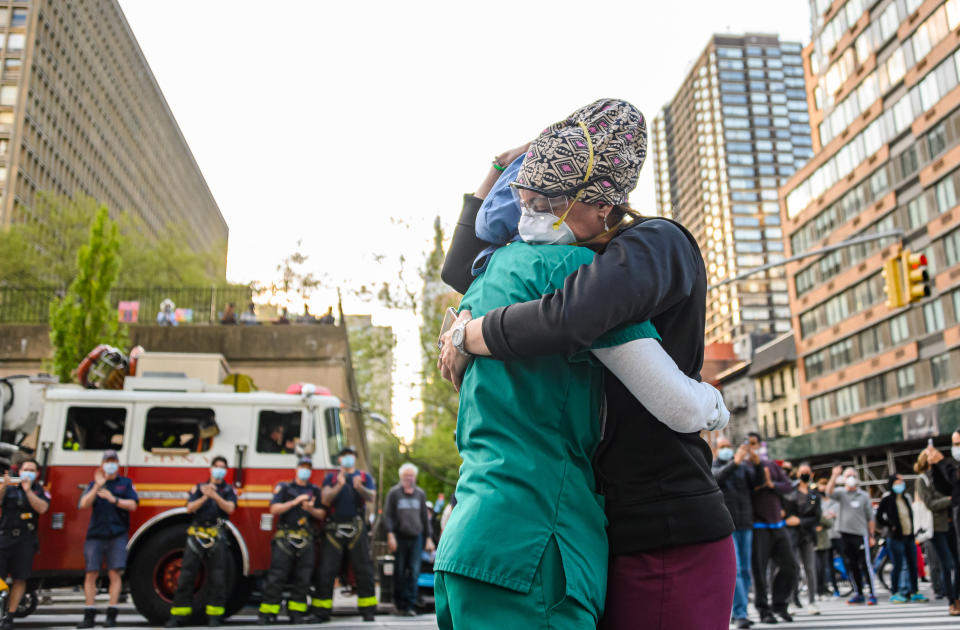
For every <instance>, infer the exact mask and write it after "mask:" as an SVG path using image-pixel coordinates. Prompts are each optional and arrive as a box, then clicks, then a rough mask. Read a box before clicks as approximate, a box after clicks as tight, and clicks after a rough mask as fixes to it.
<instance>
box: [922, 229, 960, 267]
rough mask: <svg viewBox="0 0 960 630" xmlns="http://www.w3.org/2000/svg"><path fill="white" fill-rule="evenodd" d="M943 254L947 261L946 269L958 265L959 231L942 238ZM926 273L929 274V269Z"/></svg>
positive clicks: (959, 250)
mask: <svg viewBox="0 0 960 630" xmlns="http://www.w3.org/2000/svg"><path fill="white" fill-rule="evenodd" d="M943 253H944V254H945V257H946V259H947V267H952V266H954V265H956V264H957V263H960V230H954V231H953V232H950V233H949V234H947V235H946V236H945V237H944V238H943ZM927 260H929V258H928V259H927ZM927 271H928V272H929V267H928V269H927Z"/></svg>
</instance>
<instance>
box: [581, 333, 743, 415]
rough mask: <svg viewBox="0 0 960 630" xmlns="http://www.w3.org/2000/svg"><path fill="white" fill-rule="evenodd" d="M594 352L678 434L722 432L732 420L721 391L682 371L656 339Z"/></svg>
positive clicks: (636, 396) (644, 404) (641, 340)
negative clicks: (705, 431) (704, 431)
mask: <svg viewBox="0 0 960 630" xmlns="http://www.w3.org/2000/svg"><path fill="white" fill-rule="evenodd" d="M591 352H593V354H594V356H596V357H597V359H599V360H600V362H601V363H603V364H604V366H606V367H607V369H608V370H610V371H611V372H613V374H614V375H615V376H616V377H617V378H618V379H620V381H621V382H622V383H623V384H624V386H626V388H627V389H628V390H630V393H631V394H633V396H634V398H636V399H637V400H639V401H640V403H641V404H642V405H643V406H644V407H646V409H647V411H649V412H650V413H651V414H653V416H654V417H655V418H656V419H657V420H659V421H660V422H662V423H663V424H665V425H667V426H668V427H670V428H671V429H673V430H674V431H676V432H677V433H695V432H697V431H703V430H707V431H718V430H720V429H723V428H724V427H726V426H727V423H728V422H729V421H730V412H729V411H727V407H726V405H724V404H723V396H722V395H721V394H720V392H719V391H717V389H716V388H715V387H713V386H712V385H710V384H709V383H701V382H698V381H695V380H693V379H692V378H690V377H689V376H687V375H686V374H684V373H683V372H681V371H680V368H678V367H677V364H676V363H675V362H674V360H673V359H672V358H670V355H669V354H667V352H666V351H665V350H664V349H663V348H662V347H661V346H660V343H659V342H658V341H657V340H656V339H635V340H633V341H628V342H627V343H624V344H621V345H619V346H613V347H611V348H594V349H593V350H591Z"/></svg>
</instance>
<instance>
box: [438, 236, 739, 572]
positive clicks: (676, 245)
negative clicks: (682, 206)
mask: <svg viewBox="0 0 960 630" xmlns="http://www.w3.org/2000/svg"><path fill="white" fill-rule="evenodd" d="M451 249H453V248H451ZM452 254H453V252H451V254H450V255H452ZM450 255H448V256H450ZM706 288H707V282H706V270H705V268H704V264H703V258H702V257H701V255H700V249H699V247H698V246H697V243H696V240H695V239H694V238H693V236H692V235H691V234H690V233H689V232H688V231H687V230H686V229H685V228H683V227H682V226H680V225H679V224H678V223H674V222H673V221H668V220H666V219H644V220H641V221H638V222H636V223H635V224H633V225H631V226H629V227H627V228H625V229H623V230H621V231H620V232H619V233H618V234H617V236H616V237H615V238H614V239H613V240H612V241H611V242H610V244H609V245H608V246H607V247H606V249H605V250H604V251H603V252H602V253H601V254H600V255H599V256H597V258H596V260H595V261H594V262H593V263H592V264H590V265H585V266H583V267H581V268H580V269H579V270H577V271H576V272H574V273H573V274H571V275H570V276H569V277H568V278H567V279H566V282H565V283H564V287H563V290H561V291H557V292H555V293H553V294H551V295H546V296H544V297H543V298H542V299H540V300H534V301H530V302H524V303H519V304H512V305H510V306H507V307H503V308H499V309H494V310H493V311H490V312H489V313H487V314H486V316H485V317H484V319H483V337H484V340H485V341H486V342H487V345H488V347H489V348H490V351H491V353H492V355H493V356H494V357H495V358H497V359H501V360H509V359H515V358H520V357H531V356H543V355H551V354H570V353H573V352H575V351H576V350H579V349H582V348H585V347H589V346H590V345H591V343H592V342H593V341H594V340H595V339H596V338H598V337H599V336H600V335H602V334H603V333H605V332H606V331H608V330H610V329H612V328H615V327H617V326H619V325H620V324H623V323H627V322H640V321H644V320H650V321H652V322H653V324H654V325H655V326H656V328H657V330H658V331H659V333H660V335H661V336H662V338H663V347H664V349H665V350H666V351H667V353H668V354H669V355H670V356H671V357H673V360H674V361H676V363H677V365H678V366H679V367H680V369H681V370H682V371H683V372H684V373H685V374H687V375H688V376H690V377H691V378H697V379H699V378H700V368H701V367H702V365H703V346H704V313H705V309H706ZM605 380H606V398H607V417H606V421H605V427H604V438H603V441H602V442H601V445H600V448H599V449H598V450H597V453H596V456H595V458H594V463H595V468H596V472H597V481H598V485H599V489H600V491H601V492H603V494H604V495H605V496H606V508H607V518H608V519H609V521H610V525H609V529H608V535H609V539H610V550H611V552H612V553H614V554H629V553H637V552H640V551H647V550H651V549H663V548H667V547H674V546H678V545H687V544H694V543H701V542H709V541H713V540H719V539H721V538H724V537H726V536H729V535H730V533H731V532H733V529H734V526H733V519H732V518H731V517H730V513H729V511H727V508H726V507H725V506H724V503H723V495H722V494H721V492H720V489H719V487H717V482H716V480H715V479H714V477H713V474H712V472H711V470H710V464H711V460H712V455H711V452H710V448H709V447H708V446H707V444H706V442H704V441H703V440H702V439H701V438H700V436H699V435H698V434H696V433H691V434H679V433H676V432H674V431H671V430H670V429H669V428H667V427H666V426H665V425H664V424H662V423H661V422H659V421H658V420H657V419H656V418H654V417H653V416H652V415H651V414H650V412H648V411H647V410H646V409H645V408H644V407H643V406H642V405H641V404H640V403H639V402H638V401H637V400H636V399H635V398H634V397H633V396H632V395H631V394H630V392H629V391H627V389H626V388H625V387H624V386H623V384H622V383H620V381H618V380H617V379H616V378H615V377H614V376H613V375H612V374H610V373H609V372H608V373H607V374H606V379H605Z"/></svg>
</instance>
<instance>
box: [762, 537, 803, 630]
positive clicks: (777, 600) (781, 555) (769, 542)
mask: <svg viewBox="0 0 960 630" xmlns="http://www.w3.org/2000/svg"><path fill="white" fill-rule="evenodd" d="M771 562H772V563H773V566H774V569H775V570H774V573H773V575H774V578H773V588H772V592H771V595H772V600H773V601H772V608H773V609H775V610H785V609H786V608H787V604H788V603H789V601H790V598H791V596H792V595H793V586H794V584H795V583H796V581H797V563H796V562H795V561H794V558H793V549H792V547H791V545H790V537H789V536H788V535H787V530H786V528H783V527H781V528H779V529H760V528H757V529H754V530H753V584H754V594H755V597H754V605H755V606H756V607H757V610H758V611H760V613H761V614H763V613H764V612H766V611H769V610H770V609H771V605H770V604H768V602H767V565H769V564H770V563H771Z"/></svg>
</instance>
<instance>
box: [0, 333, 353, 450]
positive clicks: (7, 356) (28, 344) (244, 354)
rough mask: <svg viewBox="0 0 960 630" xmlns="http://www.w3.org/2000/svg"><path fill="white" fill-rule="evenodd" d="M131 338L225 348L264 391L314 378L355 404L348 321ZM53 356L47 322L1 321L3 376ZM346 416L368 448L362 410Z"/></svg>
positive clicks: (233, 365) (193, 348)
mask: <svg viewBox="0 0 960 630" xmlns="http://www.w3.org/2000/svg"><path fill="white" fill-rule="evenodd" d="M130 339H131V342H132V344H133V345H141V346H143V347H144V348H145V349H146V350H152V351H155V352H216V353H220V354H222V355H223V356H224V357H226V359H227V362H228V363H229V364H230V370H231V371H232V372H234V373H242V374H249V375H250V376H251V377H252V378H253V381H254V383H256V384H257V387H258V388H259V389H260V390H261V391H275V392H283V391H285V390H286V389H287V386H288V385H290V384H291V383H298V382H306V383H314V384H317V385H323V386H324V387H327V388H329V389H330V391H331V392H333V394H334V395H335V396H337V397H338V398H340V400H341V401H343V403H344V405H345V406H346V407H350V406H352V405H353V404H354V400H353V396H352V394H351V384H350V383H349V381H348V376H349V370H348V367H347V366H348V346H347V335H346V330H345V329H344V328H343V327H342V326H321V325H315V324H310V325H308V324H290V325H286V326H271V325H264V326H177V327H170V326H131V327H130ZM91 349H92V348H91ZM52 356H53V349H52V347H51V346H50V338H49V333H48V329H47V327H46V326H45V325H11V326H6V325H5V326H0V377H2V376H9V375H11V374H35V373H37V372H40V371H42V370H43V368H44V363H45V362H46V361H48V360H49V359H50V358H51V357H52ZM343 419H344V424H345V431H346V435H347V440H348V441H349V442H350V443H351V444H354V445H356V446H357V447H358V448H360V449H361V450H363V445H365V443H366V440H365V437H364V436H363V435H362V427H363V424H362V422H361V420H360V418H359V416H358V414H355V413H353V412H350V411H347V410H344V413H343Z"/></svg>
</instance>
